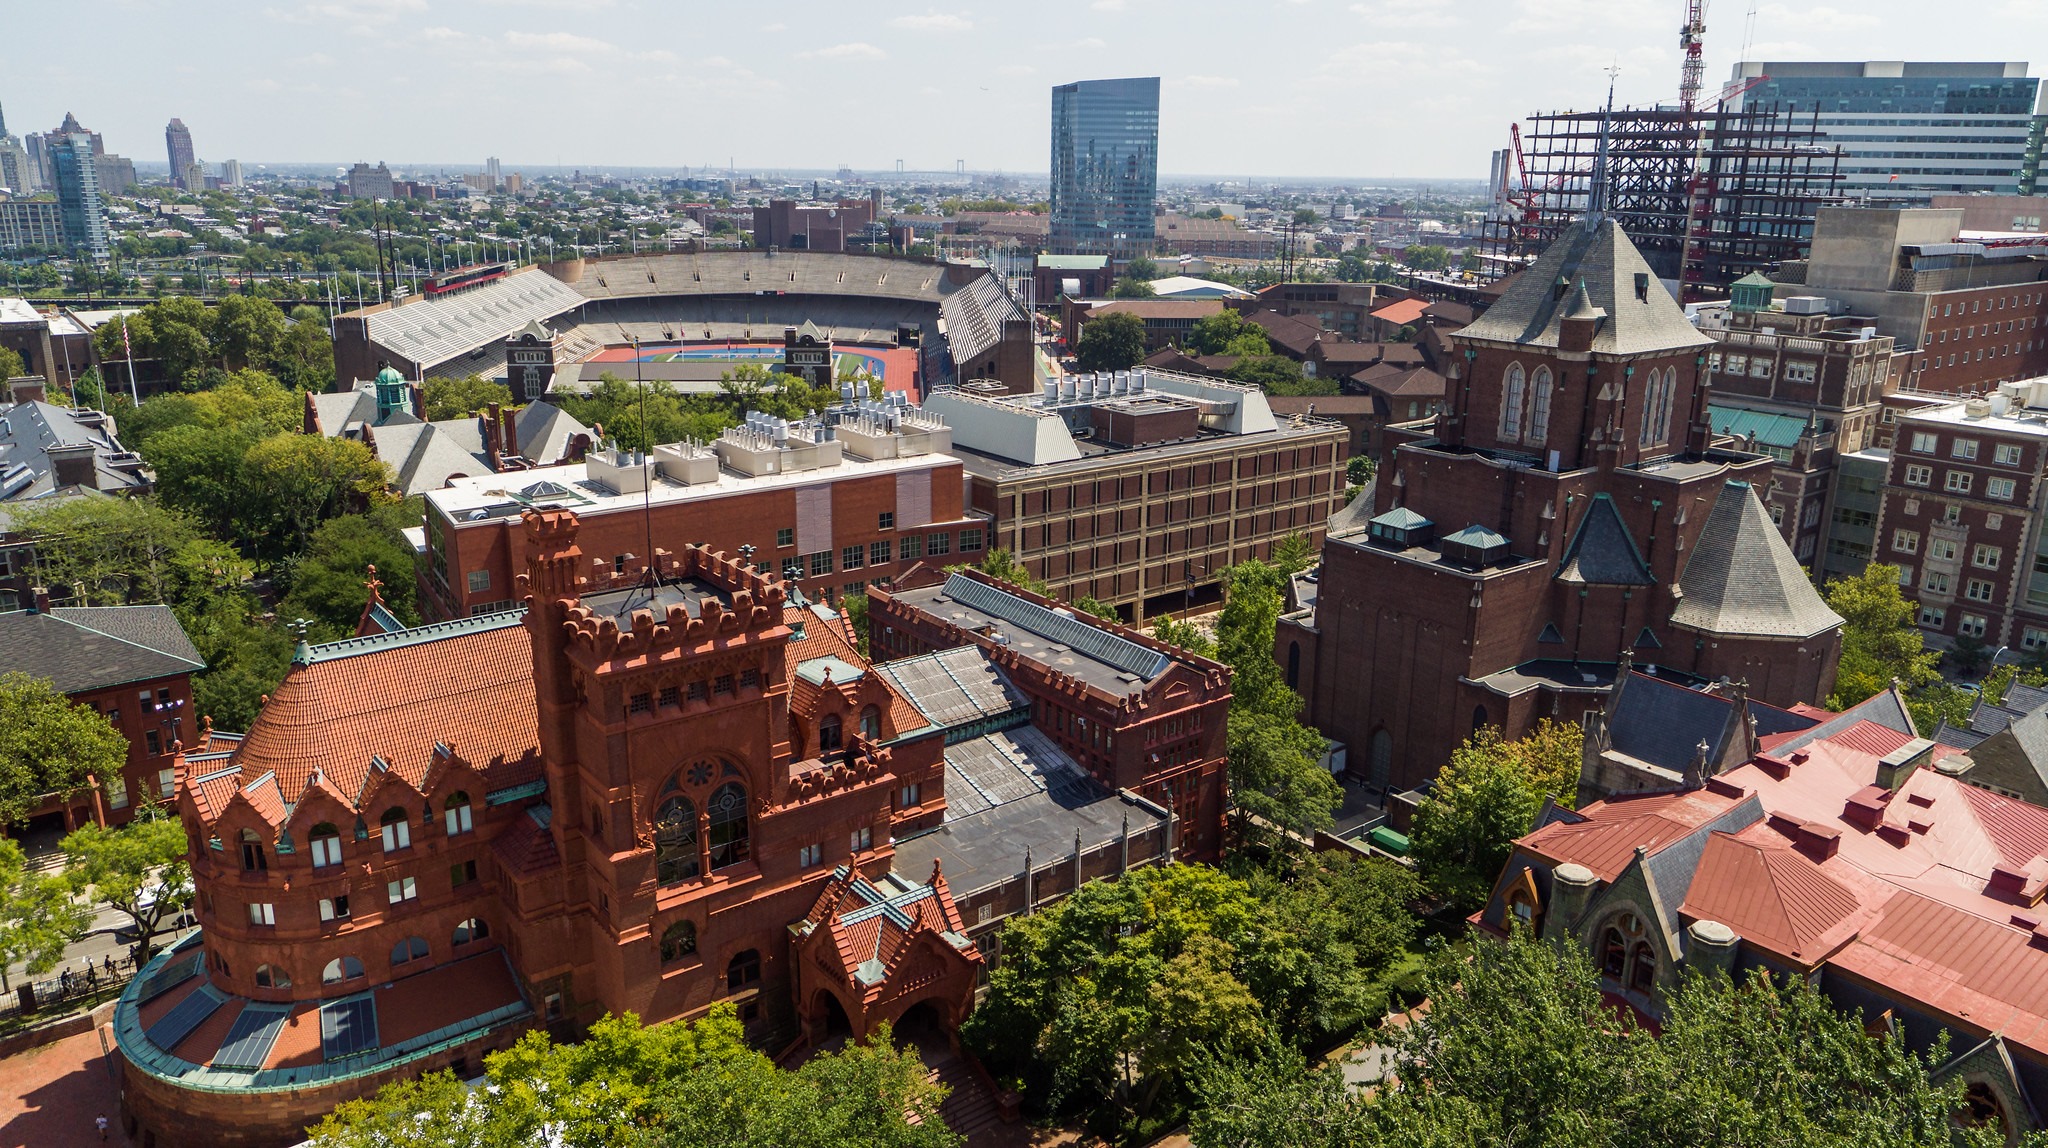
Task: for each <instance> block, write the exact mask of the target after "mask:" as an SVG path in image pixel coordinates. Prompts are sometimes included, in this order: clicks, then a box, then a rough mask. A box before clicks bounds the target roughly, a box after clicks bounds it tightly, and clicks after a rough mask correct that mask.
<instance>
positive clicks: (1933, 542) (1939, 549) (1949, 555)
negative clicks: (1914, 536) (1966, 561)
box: [1927, 538, 1956, 562]
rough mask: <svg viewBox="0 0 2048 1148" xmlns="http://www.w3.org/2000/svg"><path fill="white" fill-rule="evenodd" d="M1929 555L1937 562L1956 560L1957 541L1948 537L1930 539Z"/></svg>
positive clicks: (1928, 541) (1928, 543) (1928, 544)
mask: <svg viewBox="0 0 2048 1148" xmlns="http://www.w3.org/2000/svg"><path fill="white" fill-rule="evenodd" d="M1927 556H1928V557H1929V558H1932V559H1934V560H1935V561H1936V562H1954V561H1955V560H1956V544H1955V541H1954V540H1953V539H1948V538H1930V539H1928V540H1927Z"/></svg>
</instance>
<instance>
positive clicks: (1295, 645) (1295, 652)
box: [1287, 642, 1301, 690]
mask: <svg viewBox="0 0 2048 1148" xmlns="http://www.w3.org/2000/svg"><path fill="white" fill-rule="evenodd" d="M1300 684H1301V643H1300V642H1289V643H1287V688H1288V689H1290V690H1291V689H1294V688H1295V687H1297V686H1299V685H1300Z"/></svg>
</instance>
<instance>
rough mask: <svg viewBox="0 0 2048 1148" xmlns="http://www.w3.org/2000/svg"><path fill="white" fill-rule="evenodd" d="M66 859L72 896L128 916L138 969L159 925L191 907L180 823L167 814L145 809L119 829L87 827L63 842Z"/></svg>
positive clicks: (189, 877) (153, 943)
mask: <svg viewBox="0 0 2048 1148" xmlns="http://www.w3.org/2000/svg"><path fill="white" fill-rule="evenodd" d="M64 853H65V856H67V857H69V858H70V860H71V867H70V868H69V869H67V870H65V873H64V876H65V878H66V879H67V880H68V881H70V882H71V887H72V890H73V892H75V893H78V894H80V895H85V894H86V893H87V892H88V891H90V895H91V897H92V899H94V900H98V901H105V902H106V903H107V904H109V905H112V906H113V907H114V908H116V909H119V910H120V911H121V912H123V913H126V914H127V915H128V919H129V921H131V922H132V923H133V925H134V927H135V934H136V938H135V945H134V948H133V956H134V959H135V964H136V966H137V967H138V968H139V967H141V965H142V963H143V962H144V961H146V960H148V959H149V955H150V953H152V952H154V951H155V949H156V941H155V939H154V938H155V935H156V931H157V929H158V928H159V927H160V926H162V924H163V922H165V921H167V920H171V919H174V918H176V917H177V916H178V915H179V914H180V913H183V912H184V911H185V910H186V909H188V908H191V906H192V897H193V892H194V891H193V887H192V870H191V868H190V867H189V866H187V865H186V863H185V824H184V822H182V821H180V820H178V818H177V817H175V816H173V815H170V814H168V813H161V814H159V813H155V812H152V811H150V810H145V811H144V812H143V813H142V814H141V815H139V816H137V817H136V818H135V820H133V821H130V822H129V823H128V824H126V825H123V826H121V827H120V828H119V829H109V828H107V827H106V826H104V825H86V826H83V827H81V828H79V829H74V830H72V831H71V833H70V834H68V835H67V836H66V837H65V838H64Z"/></svg>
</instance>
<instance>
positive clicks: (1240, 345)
mask: <svg viewBox="0 0 2048 1148" xmlns="http://www.w3.org/2000/svg"><path fill="white" fill-rule="evenodd" d="M1188 348H1189V349H1190V350H1192V351H1194V352H1195V353H1196V354H1201V355H1269V354H1272V353H1273V345H1272V343H1271V342H1270V341H1268V340H1267V338H1266V329H1265V328H1264V327H1261V326H1259V325H1258V324H1257V323H1253V322H1250V321H1248V320H1246V319H1245V317H1244V316H1243V315H1242V314H1240V313H1239V312H1237V311H1233V310H1231V309H1230V308H1228V307H1225V308H1224V309H1223V310H1221V311H1218V312H1216V313H1215V314H1214V315H1204V316H1202V317H1201V318H1199V319H1197V320H1195V325H1194V328H1193V329H1192V330H1191V331H1190V332H1189V333H1188Z"/></svg>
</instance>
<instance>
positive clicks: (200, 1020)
mask: <svg viewBox="0 0 2048 1148" xmlns="http://www.w3.org/2000/svg"><path fill="white" fill-rule="evenodd" d="M224 999H225V998H224V997H222V996H221V995H220V994H219V993H217V992H215V991H214V989H213V986H212V985H200V986H199V987H198V988H196V989H194V990H193V991H192V995H191V996H188V997H186V998H185V999H184V1000H181V1001H179V1002H178V1006H177V1007H176V1008H174V1009H172V1010H171V1011H169V1012H167V1013H165V1014H164V1015H162V1016H161V1017H158V1018H157V1022H156V1023H155V1024H153V1025H150V1026H149V1031H148V1032H147V1033H145V1034H144V1035H145V1036H147V1037H148V1038H149V1043H151V1044H153V1045H155V1046H157V1047H158V1048H161V1049H163V1050H164V1051H165V1052H169V1051H171V1050H172V1049H174V1048H177V1047H178V1042H179V1041H181V1040H184V1039H185V1038H186V1037H188V1036H191V1035H192V1030H193V1029H195V1028H198V1027H199V1026H200V1025H201V1024H204V1023H205V1021H206V1018H207V1017H210V1016H212V1015H213V1011H214V1010H215V1009H217V1008H219V1007H220V1006H221V1002H222V1001H223V1000H224Z"/></svg>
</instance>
